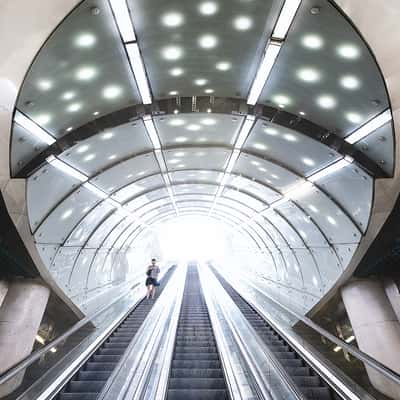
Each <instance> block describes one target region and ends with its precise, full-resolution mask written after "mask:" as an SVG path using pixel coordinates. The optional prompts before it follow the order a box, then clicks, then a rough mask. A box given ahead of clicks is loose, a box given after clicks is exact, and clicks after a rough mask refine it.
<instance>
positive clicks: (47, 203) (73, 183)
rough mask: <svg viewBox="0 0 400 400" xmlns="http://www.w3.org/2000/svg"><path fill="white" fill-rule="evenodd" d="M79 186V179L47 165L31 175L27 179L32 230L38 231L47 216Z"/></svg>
mask: <svg viewBox="0 0 400 400" xmlns="http://www.w3.org/2000/svg"><path fill="white" fill-rule="evenodd" d="M78 185H80V181H79V180H78V179H76V178H73V177H71V176H69V175H66V174H65V173H63V172H62V171H60V170H59V169H58V168H56V167H54V166H53V165H51V164H47V163H46V164H44V165H43V166H42V167H41V168H39V169H38V170H37V171H36V172H35V173H34V174H33V175H31V176H30V177H29V178H28V179H27V186H26V196H27V207H28V217H29V223H30V227H31V229H32V230H35V229H37V227H38V226H39V224H40V223H41V222H42V221H43V220H44V219H45V218H46V216H47V215H49V214H51V212H52V211H53V210H54V209H55V208H57V206H58V205H59V204H60V202H62V201H63V199H64V198H65V197H66V196H68V195H69V194H70V193H71V192H72V191H73V190H74V189H75V188H76V187H77V186H78ZM44 194H45V195H44Z"/></svg>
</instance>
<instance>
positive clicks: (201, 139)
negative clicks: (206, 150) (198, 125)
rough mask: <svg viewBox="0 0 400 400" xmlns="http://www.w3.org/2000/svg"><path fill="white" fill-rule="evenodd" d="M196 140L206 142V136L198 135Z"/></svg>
mask: <svg viewBox="0 0 400 400" xmlns="http://www.w3.org/2000/svg"><path fill="white" fill-rule="evenodd" d="M197 141H198V142H207V138H206V137H200V138H198V139H197Z"/></svg>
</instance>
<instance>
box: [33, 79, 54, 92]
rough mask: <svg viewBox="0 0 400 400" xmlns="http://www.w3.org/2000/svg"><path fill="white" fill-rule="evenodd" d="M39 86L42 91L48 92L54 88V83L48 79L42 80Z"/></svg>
mask: <svg viewBox="0 0 400 400" xmlns="http://www.w3.org/2000/svg"><path fill="white" fill-rule="evenodd" d="M37 85H38V87H39V89H40V90H43V91H46V90H50V89H51V88H52V87H53V82H52V81H50V80H48V79H41V80H40V81H39V82H38V83H37Z"/></svg>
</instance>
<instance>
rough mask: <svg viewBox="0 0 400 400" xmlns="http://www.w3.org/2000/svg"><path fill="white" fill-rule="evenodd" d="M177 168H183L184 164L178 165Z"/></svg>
mask: <svg viewBox="0 0 400 400" xmlns="http://www.w3.org/2000/svg"><path fill="white" fill-rule="evenodd" d="M177 167H178V168H185V164H179V165H177Z"/></svg>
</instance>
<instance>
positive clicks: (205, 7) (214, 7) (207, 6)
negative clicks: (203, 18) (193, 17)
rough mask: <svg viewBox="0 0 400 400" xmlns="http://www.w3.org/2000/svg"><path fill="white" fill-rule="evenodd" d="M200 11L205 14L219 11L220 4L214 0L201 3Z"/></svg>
mask: <svg viewBox="0 0 400 400" xmlns="http://www.w3.org/2000/svg"><path fill="white" fill-rule="evenodd" d="M199 11H200V13H201V14H203V15H213V14H215V13H216V12H217V11H218V4H217V3H215V2H213V1H205V2H203V3H201V4H200V5H199Z"/></svg>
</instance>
